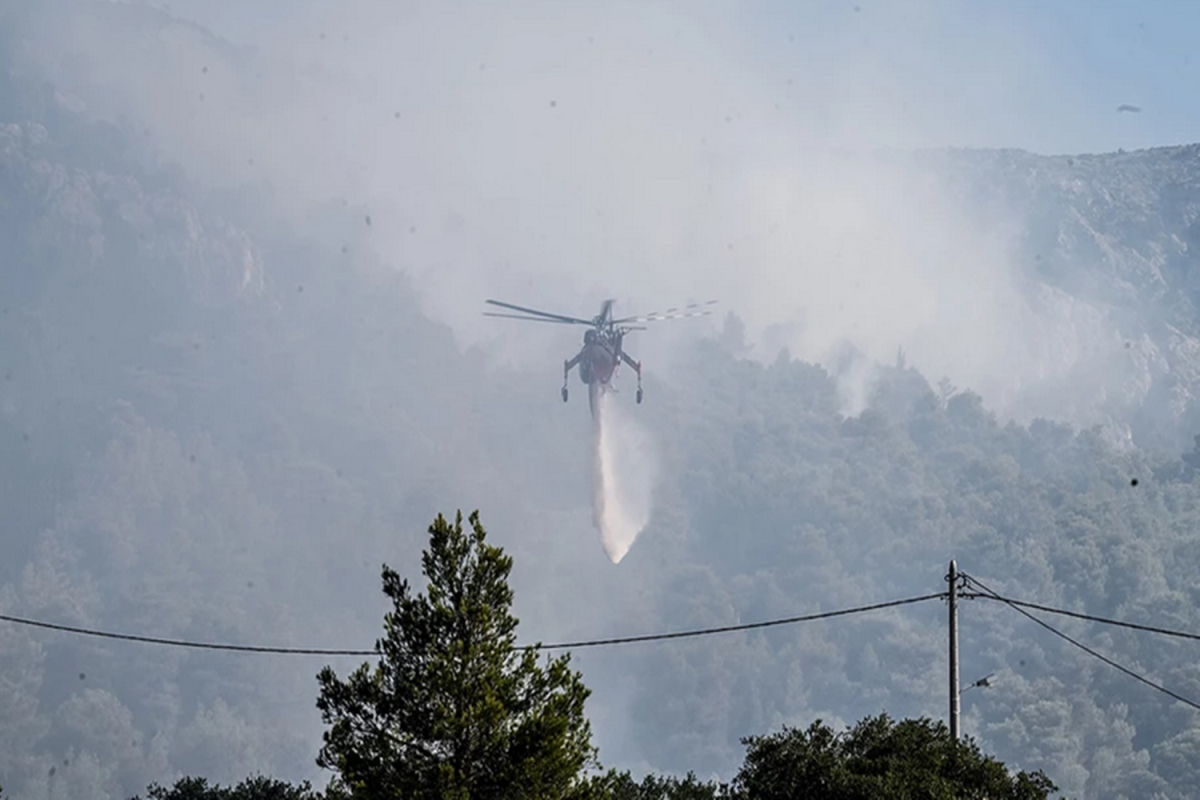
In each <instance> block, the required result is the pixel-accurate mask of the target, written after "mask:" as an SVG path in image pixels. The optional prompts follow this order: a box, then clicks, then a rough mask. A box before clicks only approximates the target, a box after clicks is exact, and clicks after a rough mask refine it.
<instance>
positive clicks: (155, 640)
mask: <svg viewBox="0 0 1200 800" xmlns="http://www.w3.org/2000/svg"><path fill="white" fill-rule="evenodd" d="M945 596H946V593H945V592H938V593H936V594H927V595H922V596H921V597H909V598H905V599H903V600H890V601H888V602H886V603H875V604H873V605H868V606H858V607H856V608H843V609H839V610H837V611H824V612H820V613H816V614H806V615H804V616H799V617H785V618H783V619H773V620H767V621H765V622H748V623H743V624H740V625H724V626H721V627H716V628H699V629H696V630H689V631H676V632H671V633H651V634H644V635H641V636H624V637H619V638H612V639H587V640H583V641H578V642H563V643H560V644H530V645H518V646H517V647H515V648H514V649H515V650H566V649H580V648H584V647H601V646H606V645H615V644H633V643H635V642H658V641H666V640H668V639H684V638H688V637H695V636H710V635H713V634H718V633H731V632H733V631H748V630H755V629H757V628H769V627H774V626H777V625H792V624H796V623H799V622H814V621H816V620H821V619H831V618H834V617H845V616H849V615H852V614H862V613H865V612H868V611H879V610H881V609H885V608H895V607H897V606H905V605H911V604H913V603H921V602H924V601H926V600H936V599H939V598H943V597H945ZM0 620H3V621H5V622H11V623H13V624H15V625H27V626H31V627H34V628H45V629H48V630H53V631H61V632H63V633H73V634H77V635H80V636H96V637H100V638H103V639H116V640H120V641H127V642H142V643H145V644H157V645H167V646H170V647H185V648H190V649H196V650H224V651H232V652H239V653H274V654H277V655H306V656H377V655H379V653H378V652H377V651H375V650H335V649H323V648H307V647H269V646H262V645H244V644H223V643H216V642H197V641H192V640H186V639H164V638H160V637H157V636H139V635H136V634H129V633H113V632H111V631H101V630H96V629H93V628H81V627H76V626H74V625H60V624H57V623H54V622H42V621H40V620H34V619H26V618H24V617H14V616H11V615H8V614H0Z"/></svg>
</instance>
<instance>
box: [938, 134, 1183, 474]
mask: <svg viewBox="0 0 1200 800" xmlns="http://www.w3.org/2000/svg"><path fill="white" fill-rule="evenodd" d="M918 160H919V161H921V162H922V164H923V165H924V166H927V167H929V168H931V169H932V170H934V171H936V172H937V173H938V174H940V175H941V176H942V177H943V178H944V180H945V183H946V184H947V185H948V186H950V187H951V188H952V191H954V192H955V193H956V194H957V195H958V197H959V199H960V200H961V201H962V202H963V204H964V206H965V207H968V208H970V209H971V212H972V213H973V214H975V215H978V216H979V217H981V218H985V219H986V218H989V217H991V218H998V219H999V218H1002V219H1005V220H1015V223H1014V225H1015V227H1016V229H1017V231H1018V233H1017V234H1016V240H1017V241H1016V252H1017V268H1018V270H1019V271H1020V273H1021V279H1022V283H1023V285H1024V287H1025V291H1026V293H1027V297H1028V299H1029V303H1030V306H1031V307H1032V308H1033V309H1035V311H1036V313H1035V317H1036V318H1037V320H1038V321H1037V323H1036V324H1037V325H1039V326H1043V327H1044V329H1045V335H1046V339H1045V341H1046V349H1047V352H1046V353H1045V356H1046V364H1047V369H1046V370H1045V373H1046V374H1045V375H1044V377H1045V379H1046V381H1047V382H1045V383H1042V384H1041V385H1039V386H1036V387H1029V393H1028V396H1027V397H1026V398H1025V399H1026V400H1027V401H1028V404H1027V405H1026V406H1025V411H1026V413H1025V414H1024V416H1031V415H1044V416H1047V417H1054V418H1058V419H1065V420H1068V421H1071V422H1073V423H1075V424H1080V425H1100V426H1102V427H1103V428H1105V429H1107V430H1108V431H1109V432H1110V433H1112V434H1115V436H1116V439H1118V440H1119V439H1122V438H1125V437H1126V436H1127V437H1128V438H1129V440H1130V441H1131V442H1132V443H1135V444H1138V445H1141V446H1147V447H1151V448H1153V449H1163V450H1172V451H1173V450H1176V449H1177V446H1178V445H1179V443H1180V442H1190V441H1191V438H1192V435H1193V434H1194V433H1195V431H1194V430H1192V429H1193V428H1195V427H1196V426H1197V425H1200V412H1198V409H1197V406H1198V405H1200V404H1198V402H1197V398H1200V145H1186V146H1180V147H1163V148H1155V149H1151V150H1144V151H1138V152H1132V153H1124V152H1118V153H1108V154H1101V155H1082V156H1053V157H1051V156H1037V155H1033V154H1030V153H1025V152H1020V151H1010V150H1000V151H965V150H964V151H943V152H938V153H931V154H923V155H922V156H920V157H919V159H918ZM1068 385H1069V389H1070V390H1069V391H1060V390H1064V389H1066V388H1067V387H1068ZM1015 391H1018V392H1019V391H1020V390H1019V389H1016V390H1015ZM1018 405H1019V404H1018ZM1122 431H1124V432H1125V433H1122Z"/></svg>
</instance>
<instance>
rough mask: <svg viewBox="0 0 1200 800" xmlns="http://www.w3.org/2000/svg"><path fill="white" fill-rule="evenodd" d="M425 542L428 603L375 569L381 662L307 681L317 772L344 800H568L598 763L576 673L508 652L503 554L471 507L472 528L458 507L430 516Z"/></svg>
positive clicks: (527, 653)
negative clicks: (316, 716)
mask: <svg viewBox="0 0 1200 800" xmlns="http://www.w3.org/2000/svg"><path fill="white" fill-rule="evenodd" d="M429 535H430V542H429V548H428V549H427V550H426V551H425V553H424V555H423V557H422V567H423V569H422V571H423V573H424V575H425V576H426V578H428V580H429V586H428V595H424V594H421V595H416V596H414V595H413V594H412V593H411V591H410V589H409V585H408V582H407V581H405V580H402V579H401V578H400V576H399V575H398V574H397V573H396V572H395V571H393V570H391V569H390V568H388V567H387V566H386V565H385V566H384V568H383V591H384V593H385V594H386V595H387V596H388V597H389V598H390V599H391V600H392V602H393V604H394V609H393V610H392V611H390V612H388V614H386V615H385V617H384V637H383V638H382V639H381V640H379V641H378V642H376V645H375V647H376V650H377V651H378V653H379V663H378V665H377V666H375V667H374V668H373V669H372V668H371V667H370V665H368V664H363V665H362V666H360V667H359V668H358V669H357V670H355V671H354V672H353V673H351V674H350V675H349V677H348V678H347V679H346V680H345V681H342V680H339V679H338V677H337V676H336V675H335V674H334V672H333V670H332V669H331V668H329V667H326V668H325V669H323V670H322V671H321V673H320V675H319V676H318V680H319V682H320V685H321V694H320V697H319V699H318V701H317V707H318V708H319V709H320V710H321V715H322V718H323V720H324V722H325V723H326V724H327V725H329V726H330V727H329V728H328V729H327V730H326V732H325V735H324V742H325V744H324V746H323V747H322V748H321V752H320V755H319V757H318V759H317V763H318V765H320V766H321V767H324V768H326V769H330V770H335V771H336V772H337V777H336V778H335V781H334V787H333V788H334V790H335V791H340V792H344V793H345V794H346V795H348V796H349V797H353V798H365V797H370V798H375V797H389V798H393V797H395V798H405V797H431V798H433V797H436V798H468V797H489V798H492V797H494V798H523V797H539V798H550V797H564V796H570V795H571V794H572V793H574V792H576V791H578V790H580V789H581V788H582V787H583V786H584V785H585V783H586V782H585V781H584V780H583V771H584V769H585V768H586V767H588V766H592V765H595V764H596V760H595V759H596V751H595V748H594V747H593V746H592V744H591V728H590V725H589V724H588V721H587V719H586V717H585V716H584V710H583V707H584V701H585V700H586V699H587V697H588V695H589V694H590V692H589V691H588V690H587V689H586V688H585V687H584V685H583V682H582V676H581V675H580V674H579V673H577V672H572V671H571V670H570V668H569V660H570V657H569V656H568V655H564V656H562V657H560V658H557V659H552V660H551V659H548V660H547V662H546V666H545V667H544V668H543V667H540V666H539V665H538V658H537V654H536V652H535V651H534V650H533V649H527V650H524V651H521V650H519V649H517V648H516V633H515V631H516V627H517V619H516V617H514V616H513V615H512V614H511V612H510V607H511V605H512V599H513V593H512V589H511V588H509V586H508V581H507V579H508V575H509V572H510V570H511V569H512V559H511V558H510V557H508V556H505V555H504V553H503V551H502V549H501V548H499V547H494V546H491V545H489V544H487V543H486V541H485V538H486V533H485V531H484V529H483V527H482V526H481V525H480V523H479V512H477V511H476V512H474V513H472V514H471V516H470V530H469V531H464V530H463V525H462V513H461V512H459V513H458V514H457V516H456V517H455V521H454V524H450V523H449V522H447V521H446V519H444V518H443V517H442V515H440V514H439V515H438V517H437V519H436V520H434V522H433V525H432V526H430V528H429Z"/></svg>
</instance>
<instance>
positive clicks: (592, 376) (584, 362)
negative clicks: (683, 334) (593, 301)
mask: <svg viewBox="0 0 1200 800" xmlns="http://www.w3.org/2000/svg"><path fill="white" fill-rule="evenodd" d="M486 302H488V303H489V304H491V305H494V306H500V307H501V308H507V309H509V310H511V311H519V312H521V313H520V314H499V313H496V312H491V311H485V312H483V315H484V316H485V317H504V318H506V319H523V320H527V321H529V322H555V323H558V324H561V325H586V326H588V330H586V331H584V332H583V347H582V348H581V349H580V350H579V352H578V353H576V354H575V356H574V357H573V358H570V359H567V360H566V361H564V362H563V386H562V399H563V402H564V403H565V402H567V398H568V397H570V392H569V391H568V390H567V379H568V378H569V377H570V374H571V370H572V369H574V368H575V367H576V366H578V367H579V380H580V381H581V382H582V383H584V384H585V385H586V386H587V387H588V408H589V409H590V410H591V413H592V416H595V415H596V400H597V398H599V397H600V395H602V394H603V393H604V392H607V391H613V387H612V379H613V377H614V376H615V375H616V372H617V368H618V367H619V366H620V365H621V362H624V363H625V364H627V365H629V367H630V368H631V369H632V370H633V371H634V372H635V373H636V374H637V395H636V397H637V402H638V403H639V404H640V403H641V402H642V362H640V361H636V360H634V359H633V358H632V357H631V356H630V355H629V354H628V353H626V352H625V349H624V347H623V344H622V343H623V341H624V339H625V334H627V333H629V332H630V331H643V330H645V329H646V328H645V326H644V325H643V324H640V323H646V322H659V321H661V320H668V319H683V318H684V317H702V316H705V315H707V314H711V313H712V309H711V308H709V306H712V305H715V304H716V302H717V301H716V300H709V301H708V302H706V303H690V304H688V305H685V306H679V307H677V308H669V309H667V310H666V311H660V312H655V313H653V314H644V315H642V316H634V317H622V318H620V319H613V316H612V307H613V303H614V301H613V300H605V301H604V303H603V304H601V306H600V313H599V314H597V315H596V316H595V317H593V318H592V319H582V318H580V317H569V316H566V315H563V314H551V313H549V312H547V311H538V310H537V309H533V308H525V307H524V306H516V305H513V304H512V303H502V302H500V301H499V300H488V301H486Z"/></svg>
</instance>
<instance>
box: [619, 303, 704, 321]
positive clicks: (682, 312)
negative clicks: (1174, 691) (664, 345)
mask: <svg viewBox="0 0 1200 800" xmlns="http://www.w3.org/2000/svg"><path fill="white" fill-rule="evenodd" d="M716 303H717V301H716V300H709V301H708V302H707V303H688V304H687V305H686V306H677V307H675V308H668V309H667V310H666V311H655V312H654V313H653V314H643V315H641V316H639V317H625V318H624V319H615V320H613V324H614V325H621V324H623V323H626V322H661V321H663V320H668V319H684V318H685V317H706V316H708V315H709V314H711V313H712V309H711V308H708V306H712V305H716Z"/></svg>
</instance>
